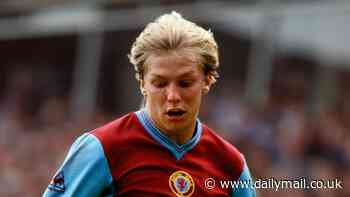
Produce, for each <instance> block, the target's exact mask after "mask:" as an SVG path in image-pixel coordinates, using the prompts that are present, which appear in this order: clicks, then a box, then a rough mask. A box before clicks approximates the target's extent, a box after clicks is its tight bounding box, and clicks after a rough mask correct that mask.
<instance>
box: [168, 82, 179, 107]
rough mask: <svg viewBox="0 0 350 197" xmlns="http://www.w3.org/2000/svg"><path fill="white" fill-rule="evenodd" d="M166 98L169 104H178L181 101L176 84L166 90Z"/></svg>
mask: <svg viewBox="0 0 350 197" xmlns="http://www.w3.org/2000/svg"><path fill="white" fill-rule="evenodd" d="M166 97H167V101H168V102H169V103H178V102H179V101H180V100H181V94H180V90H179V88H178V87H176V84H170V85H169V86H168V88H167V90H166Z"/></svg>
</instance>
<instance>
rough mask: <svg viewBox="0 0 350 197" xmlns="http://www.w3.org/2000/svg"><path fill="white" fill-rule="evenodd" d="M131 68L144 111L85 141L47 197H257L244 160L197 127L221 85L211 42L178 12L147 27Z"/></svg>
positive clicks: (72, 151)
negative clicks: (204, 105)
mask: <svg viewBox="0 0 350 197" xmlns="http://www.w3.org/2000/svg"><path fill="white" fill-rule="evenodd" d="M129 58H130V62H131V63H132V64H133V65H134V68H135V70H136V78H137V80H138V82H139V85H140V90H141V93H142V94H143V96H144V107H143V108H142V109H140V110H139V111H136V112H131V113H129V114H126V115H125V116H123V117H121V118H119V119H117V120H115V121H113V122H111V123H108V124H106V125H104V126H102V127H100V128H97V129H95V130H93V131H91V132H88V133H85V134H83V135H82V136H80V137H79V138H78V139H77V140H76V141H75V142H74V144H73V145H72V147H71V149H70V150H69V153H68V155H67V157H66V159H65V161H64V162H63V164H62V166H61V167H60V168H59V169H58V171H57V172H56V174H55V176H54V178H53V179H52V181H51V183H50V184H49V185H48V187H47V189H46V191H45V193H44V196H46V197H49V196H70V197H72V196H74V197H80V196H89V197H94V196H120V197H125V196H127V197H141V196H142V197H151V196H152V197H154V196H164V197H165V196H168V197H173V196H175V197H190V196H193V197H204V196H235V197H254V196H255V190H254V189H253V188H252V187H243V186H242V187H237V188H234V187H227V188H224V187H221V184H220V181H229V180H230V181H238V180H242V181H247V182H249V181H251V176H250V173H249V170H248V166H247V163H246V161H245V159H244V156H243V155H242V154H241V153H240V152H239V151H238V150H237V149H236V148H235V147H234V146H232V145H231V144H229V143H228V142H227V141H225V140H224V139H223V138H221V137H220V136H218V135H217V134H216V133H215V131H213V130H212V129H210V128H209V127H208V126H206V125H205V124H203V123H202V122H201V121H200V120H199V119H198V112H199V109H200V105H201V101H202V98H203V96H204V95H205V94H207V93H208V92H209V90H210V87H211V86H212V85H213V84H214V83H215V82H216V78H217V68H218V65H219V60H218V47H217V44H216V42H215V40H214V37H213V34H212V33H211V32H210V31H206V30H205V29H203V28H202V27H199V26H197V25H196V24H194V23H192V22H190V21H188V20H185V19H184V18H183V17H182V16H181V15H179V14H178V13H176V12H172V13H170V14H165V15H162V16H160V17H159V18H158V19H157V20H155V21H154V22H152V23H150V24H148V25H147V26H146V28H145V29H144V30H143V32H142V33H141V34H140V35H139V36H138V37H137V39H136V41H135V42H134V44H133V46H132V49H131V52H130V55H129Z"/></svg>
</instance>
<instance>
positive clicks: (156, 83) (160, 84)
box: [152, 80, 167, 88]
mask: <svg viewBox="0 0 350 197" xmlns="http://www.w3.org/2000/svg"><path fill="white" fill-rule="evenodd" d="M152 85H153V86H155V87H157V88H164V87H165V86H166V85H167V82H166V81H163V80H154V81H152Z"/></svg>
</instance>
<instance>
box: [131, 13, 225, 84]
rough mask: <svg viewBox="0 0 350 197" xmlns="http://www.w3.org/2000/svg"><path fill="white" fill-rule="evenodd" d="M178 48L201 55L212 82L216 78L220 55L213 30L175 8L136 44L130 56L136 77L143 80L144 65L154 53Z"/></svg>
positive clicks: (147, 29)
mask: <svg viewBox="0 0 350 197" xmlns="http://www.w3.org/2000/svg"><path fill="white" fill-rule="evenodd" d="M179 50H186V51H187V50H188V51H191V52H193V53H194V54H195V55H198V57H199V59H200V64H201V66H202V67H203V71H204V73H205V75H206V76H207V77H209V79H210V81H211V83H214V82H215V81H216V78H217V77H218V73H217V71H216V70H217V68H218V67H219V57H218V46H217V43H216V41H215V39H214V36H213V34H212V32H211V31H210V30H208V31H207V30H205V29H203V28H202V27H200V26H198V25H196V24H195V23H192V22H190V21H188V20H186V19H184V18H183V17H182V16H181V15H180V14H178V13H177V12H175V11H173V12H171V13H170V14H164V15H162V16H160V17H159V18H157V19H156V20H155V21H154V22H151V23H149V24H148V25H147V26H146V28H145V29H144V30H143V32H141V34H140V35H139V36H138V37H137V38H136V40H135V42H134V43H133V45H132V48H131V52H130V54H129V55H128V57H129V60H130V62H131V63H132V64H133V66H134V69H135V71H136V79H137V80H142V79H143V75H144V72H145V67H146V66H145V65H146V62H147V60H148V58H149V57H150V56H151V55H154V54H158V53H160V52H168V51H179Z"/></svg>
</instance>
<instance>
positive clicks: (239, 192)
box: [231, 161, 256, 197]
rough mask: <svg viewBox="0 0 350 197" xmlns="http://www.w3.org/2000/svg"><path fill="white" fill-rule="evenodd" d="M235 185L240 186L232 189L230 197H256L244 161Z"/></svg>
mask: <svg viewBox="0 0 350 197" xmlns="http://www.w3.org/2000/svg"><path fill="white" fill-rule="evenodd" d="M237 183H240V184H238V187H236V188H234V189H233V191H232V194H231V197H233V196H234V197H256V191H255V188H254V187H253V186H254V184H253V180H252V177H251V175H250V171H249V168H248V165H247V163H246V161H244V168H243V171H242V173H241V176H240V177H239V179H238V181H237Z"/></svg>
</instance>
